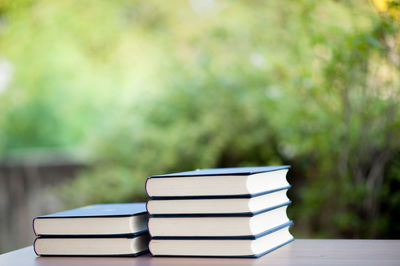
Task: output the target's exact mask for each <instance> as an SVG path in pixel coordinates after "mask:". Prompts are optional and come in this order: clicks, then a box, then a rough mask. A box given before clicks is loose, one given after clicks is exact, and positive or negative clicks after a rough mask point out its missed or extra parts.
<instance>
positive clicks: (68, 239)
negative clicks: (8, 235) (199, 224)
mask: <svg viewBox="0 0 400 266" xmlns="http://www.w3.org/2000/svg"><path fill="white" fill-rule="evenodd" d="M147 222H148V215H147V212H146V203H123V204H97V205H91V206H87V207H83V208H78V209H73V210H68V211H63V212H58V213H53V214H49V215H44V216H39V217H36V218H35V219H34V220H33V231H34V233H35V235H36V236H37V237H36V239H35V242H34V251H35V253H36V254H37V255H40V256H137V255H140V254H142V253H144V252H146V251H147V250H148V241H149V236H148V232H147Z"/></svg>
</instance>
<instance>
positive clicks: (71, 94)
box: [0, 0, 400, 250]
mask: <svg viewBox="0 0 400 266" xmlns="http://www.w3.org/2000/svg"><path fill="white" fill-rule="evenodd" d="M399 6H400V2H399V1H390V0H387V1H385V0H374V1H372V0H371V1H362V0H359V1H345V0H341V1H340V0H337V1H314V0H301V1H289V0H284V1H213V0H191V1H161V0H160V1H128V0H118V1H106V0H87V1H78V0H68V1H67V0H65V1H52V0H38V1H33V0H19V1H12V0H9V1H4V0H1V1H0V160H2V161H3V168H4V167H5V168H7V167H8V168H7V169H9V168H10V167H17V168H18V167H22V168H23V169H26V168H24V167H25V166H26V165H32V164H33V165H35V164H36V165H37V164H39V163H40V164H41V165H46V161H51V162H53V163H54V160H55V159H56V162H57V163H58V164H59V165H60V164H61V165H62V164H63V162H65V161H68V162H70V161H71V160H73V161H74V162H76V164H78V165H79V164H82V165H85V167H83V168H82V169H81V168H80V170H79V171H78V172H77V173H76V174H74V175H73V177H71V178H67V179H65V180H64V181H63V182H55V183H54V184H52V186H51V187H50V190H51V191H52V192H51V193H53V194H55V195H56V198H57V199H58V200H59V202H61V204H59V205H57V206H58V207H57V208H70V207H77V206H81V205H84V204H90V203H99V202H129V201H136V200H145V199H146V196H145V193H144V182H145V179H146V178H147V177H148V176H149V175H152V174H162V173H169V172H174V171H182V170H192V169H196V168H211V167H229V166H256V165H279V164H290V165H292V169H291V171H290V172H289V177H288V179H289V182H290V183H291V184H292V185H293V188H292V190H291V192H290V195H289V196H290V198H291V199H292V201H293V204H292V206H291V207H290V208H289V216H290V218H291V219H293V220H294V221H295V226H294V228H293V229H292V232H293V233H294V235H295V237H330V238H399V237H400V224H399V223H398V221H399V218H400V217H399V213H400V190H399V187H400V31H399V29H400V11H399V10H400V8H399ZM4 165H5V166H4ZM10 165H11V166H10ZM5 171H6V170H5ZM7 171H9V170H7ZM56 175H57V174H55V176H54V178H56ZM4 176H6V175H5V174H4V175H3V177H4ZM38 176H39V177H38ZM4 178H6V177H4ZM35 178H40V175H36V177H35ZM32 182H34V181H32ZM28 187H29V186H28ZM27 189H28V188H27ZM6 190H7V188H4V187H3V192H4V191H6ZM26 193H28V192H27V191H26V190H24V191H23V194H26ZM37 197H40V196H37ZM3 198H4V196H3ZM12 202H13V201H12V200H11V201H10V204H12ZM40 204H43V205H46V204H47V205H52V204H53V202H52V200H47V201H42V202H41V203H40ZM22 205H23V204H22ZM22 205H21V206H22ZM47 205H46V206H47ZM57 208H55V209H57ZM50 209H51V208H50ZM13 211H15V210H14V209H13V208H11V209H10V208H9V212H13ZM38 212H39V211H38ZM39 214H42V213H33V214H32V215H33V216H35V215H39ZM4 217H5V216H4V215H3V216H2V218H1V219H5V218H4ZM30 219H31V217H29V219H27V220H29V221H28V222H29V223H30V221H31V220H30ZM3 224H4V223H3ZM29 230H30V229H29ZM29 237H31V235H30V236H29ZM2 249H3V250H7V249H10V246H5V245H3V247H2Z"/></svg>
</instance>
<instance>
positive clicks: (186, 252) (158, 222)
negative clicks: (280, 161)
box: [146, 166, 294, 257]
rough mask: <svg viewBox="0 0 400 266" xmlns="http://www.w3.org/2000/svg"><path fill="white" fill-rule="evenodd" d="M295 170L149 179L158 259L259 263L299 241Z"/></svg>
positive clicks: (227, 171)
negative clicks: (291, 214)
mask: <svg viewBox="0 0 400 266" xmlns="http://www.w3.org/2000/svg"><path fill="white" fill-rule="evenodd" d="M289 168H290V166H273V167H239V168H219V169H202V170H196V171H189V172H181V173H174V174H167V175H155V176H151V177H149V178H148V179H147V182H146V192H147V194H148V195H149V197H150V200H149V201H148V202H147V210H148V212H149V214H150V218H149V224H148V228H149V233H150V236H151V241H150V244H149V250H150V252H151V253H152V255H155V256H211V257H259V256H262V255H264V254H266V253H268V252H270V251H272V250H275V249H277V248H279V247H281V246H283V245H285V244H287V243H289V242H291V241H293V240H294V238H293V237H292V235H291V234H290V233H289V226H290V225H292V221H290V220H289V219H288V217H287V215H286V208H287V206H288V205H289V204H290V203H291V201H290V200H289V199H288V198H287V196H286V192H287V190H288V189H289V187H290V185H289V183H288V182H287V180H286V173H287V171H288V169H289Z"/></svg>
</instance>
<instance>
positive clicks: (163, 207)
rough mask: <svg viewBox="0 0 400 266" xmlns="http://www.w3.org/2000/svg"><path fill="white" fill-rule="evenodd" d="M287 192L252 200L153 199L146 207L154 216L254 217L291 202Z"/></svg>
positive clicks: (261, 196)
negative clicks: (226, 215)
mask: <svg viewBox="0 0 400 266" xmlns="http://www.w3.org/2000/svg"><path fill="white" fill-rule="evenodd" d="M287 191H288V190H287V189H286V188H285V189H280V190H278V191H274V192H270V193H266V194H263V195H260V196H257V197H250V198H248V197H242V198H212V199H209V198H207V199H205V198H200V199H182V198H178V199H153V200H149V201H148V202H147V206H146V207H147V211H148V213H149V214H150V215H153V216H179V215H196V214H199V215H202V214H205V215H219V214H241V215H251V214H253V215H254V214H257V213H261V212H263V211H264V210H266V209H269V208H272V207H274V206H277V205H281V204H284V203H287V202H289V199H288V197H287V195H286V193H287Z"/></svg>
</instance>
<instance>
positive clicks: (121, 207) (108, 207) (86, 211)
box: [36, 202, 147, 219]
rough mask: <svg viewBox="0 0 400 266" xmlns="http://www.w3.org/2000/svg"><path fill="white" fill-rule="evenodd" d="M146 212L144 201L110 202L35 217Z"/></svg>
mask: <svg viewBox="0 0 400 266" xmlns="http://www.w3.org/2000/svg"><path fill="white" fill-rule="evenodd" d="M145 213H147V210H146V203H145V202H139V203H110V204H94V205H89V206H85V207H81V208H77V209H72V210H67V211H61V212H56V213H52V214H47V215H42V216H38V217H36V219H41V218H87V217H124V216H133V215H139V214H145Z"/></svg>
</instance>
